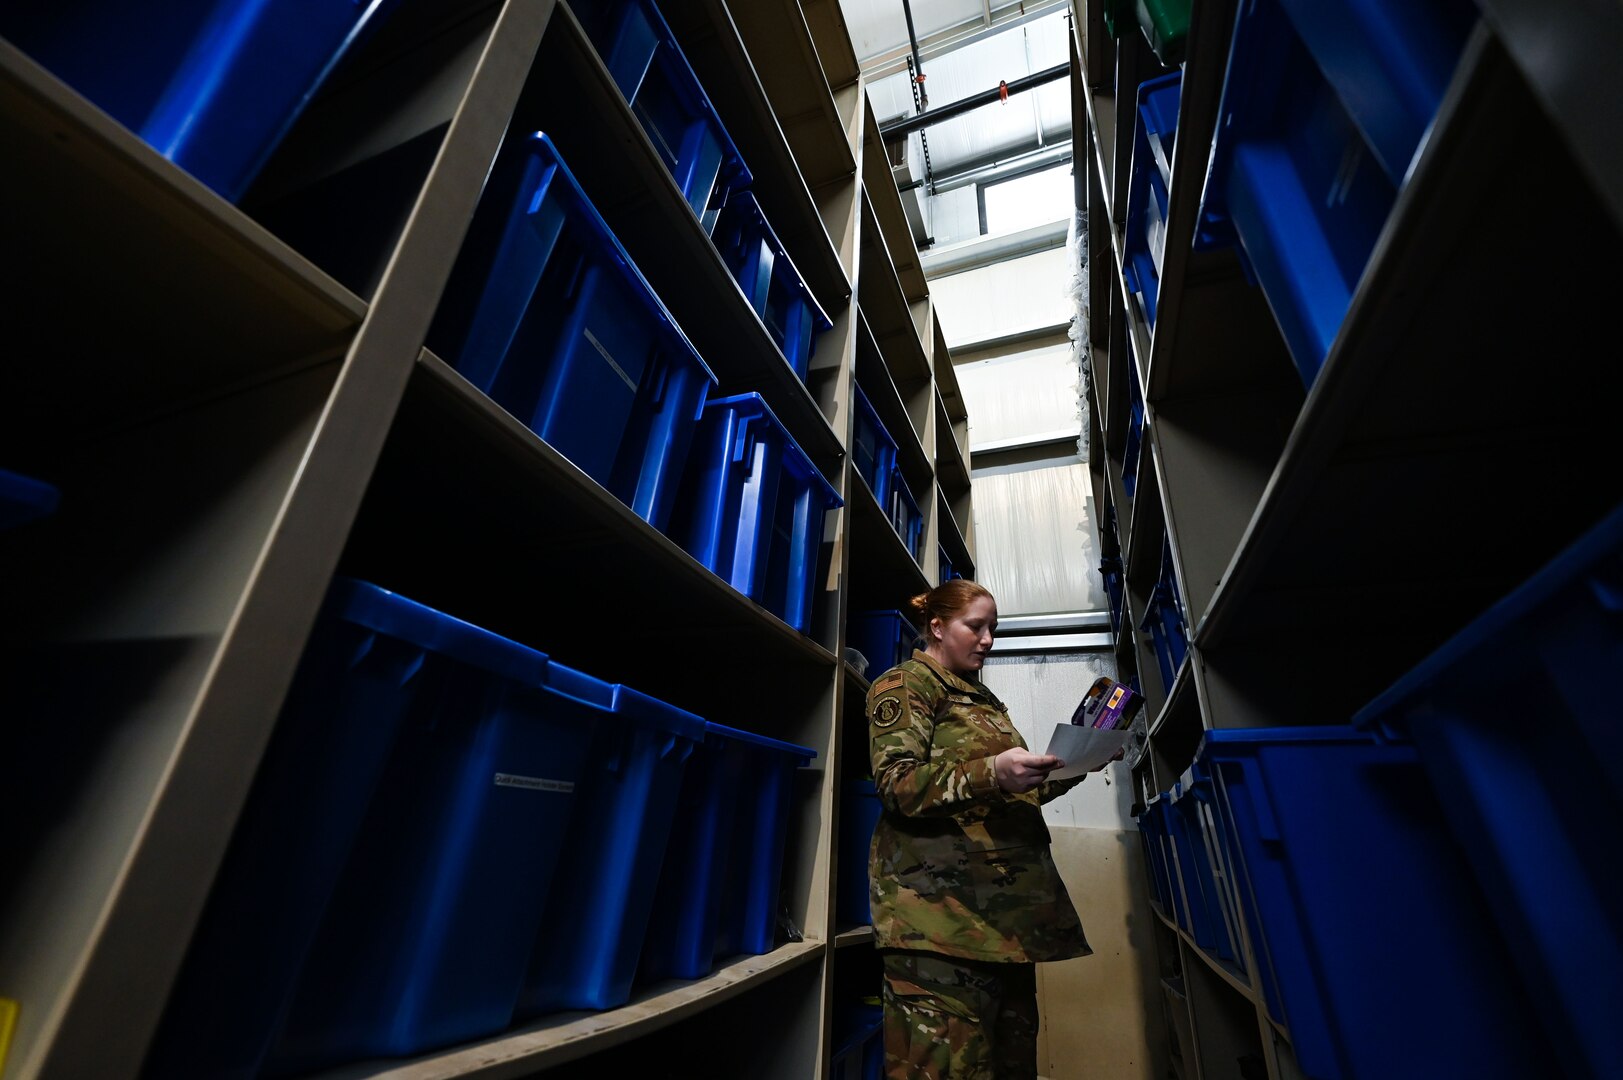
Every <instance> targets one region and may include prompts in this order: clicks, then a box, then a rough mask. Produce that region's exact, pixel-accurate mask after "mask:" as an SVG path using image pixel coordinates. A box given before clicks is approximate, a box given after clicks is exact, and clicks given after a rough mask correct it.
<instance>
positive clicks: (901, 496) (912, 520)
mask: <svg viewBox="0 0 1623 1080" xmlns="http://www.w3.org/2000/svg"><path fill="white" fill-rule="evenodd" d="M888 512H889V515H890V524H891V527H892V528H894V529H895V530H896V535H897V536H898V537H900V538H901V541H902V546H903V547H905V548H907V553H908V554H909V555H911V556H913V561H914V562H918V561H919V557H920V556H921V555H922V554H923V549H924V514H923V513H922V512H920V510H919V504H918V502H917V501H916V500H915V499H914V498H913V491H912V489H911V488H909V487H908V486H907V481H906V480H905V479H903V477H902V470H901V469H899V468H898V469H892V470H891V476H890V507H889V511H888Z"/></svg>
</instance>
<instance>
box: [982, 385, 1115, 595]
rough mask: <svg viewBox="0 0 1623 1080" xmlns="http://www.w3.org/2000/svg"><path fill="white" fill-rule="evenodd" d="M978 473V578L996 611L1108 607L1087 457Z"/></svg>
mask: <svg viewBox="0 0 1623 1080" xmlns="http://www.w3.org/2000/svg"><path fill="white" fill-rule="evenodd" d="M971 415H973V413H972V414H971ZM974 479H975V491H974V513H975V548H976V551H975V579H976V580H977V581H979V582H980V583H981V584H982V585H985V586H986V587H987V588H988V589H990V590H991V591H992V595H993V596H995V597H997V609H998V614H999V615H1003V616H1007V615H1042V614H1052V613H1055V612H1064V611H1104V610H1106V601H1105V596H1104V584H1103V583H1102V582H1101V581H1100V580H1099V572H1098V566H1099V538H1098V534H1097V533H1096V532H1095V531H1094V526H1093V514H1092V507H1091V505H1090V503H1091V500H1092V496H1093V490H1092V489H1093V485H1092V483H1091V481H1090V478H1089V476H1088V467H1087V466H1086V465H1083V464H1081V463H1080V462H1078V463H1076V464H1068V465H1057V466H1052V467H1048V468H1036V469H1024V470H1021V471H1012V472H990V471H988V472H982V471H980V470H977V471H976V473H975V478H974Z"/></svg>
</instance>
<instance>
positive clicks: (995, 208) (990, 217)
mask: <svg viewBox="0 0 1623 1080" xmlns="http://www.w3.org/2000/svg"><path fill="white" fill-rule="evenodd" d="M981 197H982V199H983V200H984V201H985V204H986V235H987V236H1001V235H1003V234H1004V233H1011V232H1019V231H1020V230H1021V229H1029V228H1031V227H1032V226H1033V225H1046V224H1048V223H1049V222H1053V221H1064V220H1065V219H1066V218H1067V217H1069V216H1070V215H1071V211H1072V210H1074V209H1075V206H1076V188H1075V187H1074V185H1073V184H1072V183H1071V166H1070V163H1069V162H1067V163H1065V164H1064V165H1056V166H1054V167H1053V168H1052V169H1044V170H1043V171H1042V172H1034V173H1027V174H1026V175H1025V176H1017V177H1015V178H1014V179H1013V180H1001V181H999V182H998V183H995V184H988V185H986V186H985V187H982V188H981Z"/></svg>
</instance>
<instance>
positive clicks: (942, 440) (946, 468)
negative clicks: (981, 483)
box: [935, 389, 970, 495]
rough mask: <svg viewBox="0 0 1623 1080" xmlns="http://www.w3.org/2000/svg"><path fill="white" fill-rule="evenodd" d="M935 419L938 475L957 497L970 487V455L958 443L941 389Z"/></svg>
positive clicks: (938, 394)
mask: <svg viewBox="0 0 1623 1080" xmlns="http://www.w3.org/2000/svg"><path fill="white" fill-rule="evenodd" d="M935 418H936V428H935V460H936V473H937V475H938V476H940V477H941V478H942V479H943V482H944V483H945V484H947V485H949V486H950V487H951V488H952V489H953V493H954V494H955V495H957V494H961V493H962V492H964V491H966V490H968V488H969V485H970V475H969V455H968V454H967V453H965V451H964V447H963V446H962V445H960V444H959V442H958V432H957V430H956V429H955V428H954V426H953V422H952V419H951V418H950V417H949V416H948V415H947V405H946V402H945V401H943V400H942V398H941V394H940V392H939V389H938V390H937V393H936V395H935Z"/></svg>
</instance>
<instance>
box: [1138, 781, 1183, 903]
mask: <svg viewBox="0 0 1623 1080" xmlns="http://www.w3.org/2000/svg"><path fill="white" fill-rule="evenodd" d="M1169 796H1170V792H1162V793H1161V794H1159V795H1154V796H1151V797H1150V798H1149V799H1148V800H1146V802H1145V804H1144V809H1143V810H1142V811H1141V812H1140V813H1139V815H1138V831H1139V837H1140V838H1141V839H1142V840H1143V841H1144V859H1145V862H1147V863H1148V864H1149V871H1150V898H1151V899H1152V900H1154V901H1155V903H1156V905H1157V906H1158V907H1159V908H1160V909H1161V913H1162V914H1163V915H1165V916H1166V917H1167V918H1169V919H1171V920H1173V921H1174V922H1176V921H1178V899H1177V898H1178V891H1177V888H1176V886H1175V882H1174V879H1173V876H1172V863H1171V860H1170V858H1169V857H1168V848H1169V845H1170V842H1171V841H1170V836H1169V833H1168V824H1167V807H1168V806H1169V804H1170V802H1169Z"/></svg>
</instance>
